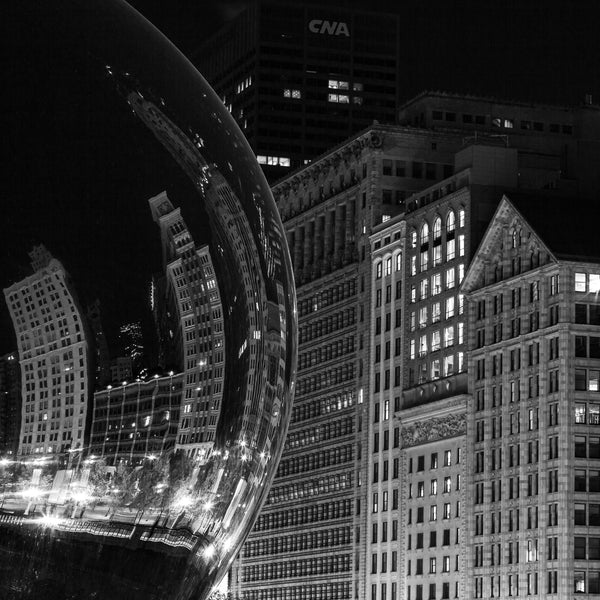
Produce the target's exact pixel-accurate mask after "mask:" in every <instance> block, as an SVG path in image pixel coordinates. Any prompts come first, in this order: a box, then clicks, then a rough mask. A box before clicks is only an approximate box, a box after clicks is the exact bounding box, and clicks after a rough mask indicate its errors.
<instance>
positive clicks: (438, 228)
mask: <svg viewBox="0 0 600 600" xmlns="http://www.w3.org/2000/svg"><path fill="white" fill-rule="evenodd" d="M440 237H442V219H441V218H440V217H437V218H436V220H435V221H434V222H433V239H434V240H437V239H439V238H440Z"/></svg>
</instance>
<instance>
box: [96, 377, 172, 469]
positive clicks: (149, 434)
mask: <svg viewBox="0 0 600 600" xmlns="http://www.w3.org/2000/svg"><path fill="white" fill-rule="evenodd" d="M183 379H184V376H183V373H178V374H170V375H168V376H163V377H160V376H158V375H156V376H155V377H153V378H151V379H149V380H147V381H136V382H134V383H129V384H127V385H116V386H111V385H109V386H108V388H107V389H106V390H102V391H98V392H95V393H94V408H93V418H92V432H91V437H90V453H91V454H92V455H94V456H100V457H102V458H104V459H105V460H106V463H107V465H109V466H115V465H118V464H119V462H121V461H124V462H125V463H126V464H128V465H136V466H137V465H139V464H142V463H143V462H144V459H146V458H148V457H158V456H159V455H161V454H162V453H163V452H169V451H172V450H173V449H174V447H175V443H176V437H177V429H178V425H179V416H180V411H181V406H182V396H183Z"/></svg>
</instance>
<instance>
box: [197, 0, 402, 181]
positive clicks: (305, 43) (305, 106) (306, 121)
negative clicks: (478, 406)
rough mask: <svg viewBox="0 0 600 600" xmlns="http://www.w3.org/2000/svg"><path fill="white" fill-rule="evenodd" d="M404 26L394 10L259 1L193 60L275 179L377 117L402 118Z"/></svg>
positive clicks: (267, 172)
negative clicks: (401, 36) (401, 42)
mask: <svg viewBox="0 0 600 600" xmlns="http://www.w3.org/2000/svg"><path fill="white" fill-rule="evenodd" d="M398 31H399V22H398V17H397V16H396V15H387V14H381V13H373V12H366V11H357V10H350V9H342V8H339V7H333V6H329V5H327V4H324V5H323V4H321V5H317V4H310V3H306V2H274V1H273V0H270V1H269V0H260V1H258V2H255V3H252V4H251V5H250V6H249V7H248V8H247V9H246V10H245V11H244V12H242V13H241V14H240V15H239V16H238V17H237V18H236V19H234V20H233V21H231V22H230V23H229V24H227V25H226V26H225V27H224V28H223V29H221V30H220V31H218V32H217V33H215V35H213V36H212V37H211V38H209V39H208V40H207V41H206V42H205V43H204V44H203V45H202V46H201V47H200V48H199V50H198V51H197V52H196V53H195V56H194V58H195V60H194V62H195V64H196V65H197V66H198V68H199V69H200V72H201V73H202V74H203V75H204V76H205V77H206V78H207V80H208V81H209V83H210V84H211V85H212V86H213V87H214V89H215V91H216V92H217V93H218V94H219V95H220V96H221V98H222V100H223V102H224V103H225V105H226V106H227V107H228V108H229V110H230V112H231V113H232V114H233V116H234V118H235V119H236V121H237V122H238V124H239V125H240V127H241V129H242V130H243V131H244V133H245V135H246V137H247V139H248V141H249V142H250V145H251V146H252V149H253V150H254V152H255V153H256V155H257V157H258V161H259V163H260V164H261V165H262V166H263V169H264V171H265V174H266V175H267V178H268V179H270V180H275V179H278V178H281V177H283V176H285V175H287V174H288V173H289V172H290V170H291V168H294V167H299V166H302V165H303V164H306V163H307V162H309V161H310V160H312V159H313V158H315V157H316V156H318V155H320V154H322V153H323V152H325V151H326V150H328V149H330V148H331V147H332V146H334V145H335V144H337V143H339V142H341V141H342V140H344V139H346V138H348V137H349V136H350V135H352V134H354V133H357V132H358V131H360V130H361V129H363V128H364V127H367V126H369V125H370V124H371V123H372V122H373V120H375V119H377V120H380V121H384V122H390V123H392V122H394V121H395V120H396V108H397V106H398V93H399V91H398V90H399V85H398V80H397V77H398V64H399V43H398V40H399V33H398Z"/></svg>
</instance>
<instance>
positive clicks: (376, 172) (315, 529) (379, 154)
mask: <svg viewBox="0 0 600 600" xmlns="http://www.w3.org/2000/svg"><path fill="white" fill-rule="evenodd" d="M459 147H460V138H458V137H457V136H447V135H440V134H437V133H435V132H426V131H414V130H411V129H408V128H398V127H393V126H386V127H384V126H374V127H372V128H369V129H367V130H365V131H364V132H363V133H362V134H360V135H359V136H357V137H356V138H355V139H353V140H351V141H350V142H348V143H346V144H342V145H340V146H339V147H337V148H336V149H335V150H333V151H332V152H331V153H330V154H328V155H327V156H325V157H324V158H322V159H320V160H319V161H316V162H315V163H314V164H311V165H310V166H307V167H305V168H304V169H300V170H299V171H297V172H296V173H295V174H294V175H293V176H291V177H290V178H289V179H286V180H284V181H282V182H281V183H280V184H278V185H277V186H275V188H274V189H273V191H274V195H275V198H276V200H277V202H278V205H279V207H280V212H281V214H282V218H283V221H284V227H285V229H286V234H287V238H288V244H289V246H290V251H291V254H292V261H293V265H294V274H295V278H296V283H297V285H298V321H299V367H298V379H297V389H296V399H295V406H294V409H293V414H292V420H291V424H290V428H289V432H288V439H287V442H286V448H285V450H284V454H283V457H282V459H281V463H280V467H279V470H278V474H277V477H276V479H275V481H274V483H273V486H272V488H271V492H270V495H269V498H268V500H267V503H266V504H265V506H264V507H263V510H262V513H261V516H260V517H259V520H258V522H257V525H256V527H255V529H254V531H253V533H252V534H251V535H250V537H249V538H248V542H247V543H246V545H245V547H244V550H243V551H242V554H241V556H240V558H239V559H238V561H237V563H236V565H235V566H234V569H233V573H232V588H233V591H234V593H235V594H238V595H239V596H240V597H242V598H252V599H254V598H256V599H259V598H289V599H290V600H292V599H294V598H304V597H311V598H313V597H314V598H339V599H342V598H363V597H364V594H365V576H364V573H365V571H366V570H367V569H368V568H370V563H369V565H367V554H366V547H365V546H364V540H365V539H367V537H368V536H369V535H370V532H369V533H367V531H366V528H367V527H368V526H369V527H370V525H368V523H367V514H368V511H369V507H368V506H367V503H366V501H365V497H366V490H365V487H366V485H367V483H366V481H367V478H368V477H369V469H370V466H369V465H370V464H371V461H370V460H365V457H366V456H367V455H368V453H369V451H370V448H369V441H368V440H369V437H368V436H369V433H370V428H369V424H368V421H367V419H368V418H370V417H369V410H368V409H367V406H368V404H369V396H368V394H369V392H368V381H369V377H371V369H372V367H371V366H370V363H369V346H370V343H371V338H370V335H371V334H370V331H371V314H370V312H369V310H370V309H369V306H370V297H369V294H370V293H371V262H370V254H371V246H370V243H369V235H370V233H371V231H372V230H373V228H374V227H376V226H378V225H381V223H382V221H383V222H387V221H388V220H389V222H390V223H391V222H393V217H394V215H395V214H399V213H402V212H403V211H404V199H405V198H406V197H407V196H409V195H411V193H413V192H415V191H417V190H419V189H422V188H423V187H424V186H425V185H427V182H428V181H432V180H436V179H441V178H442V177H443V176H444V173H446V174H448V173H449V172H450V171H451V169H452V166H451V165H452V159H453V156H454V153H455V152H456V151H457V150H458V148H459ZM412 161H419V162H421V163H422V164H425V163H427V164H431V165H433V168H431V169H430V170H429V171H427V177H426V174H425V170H423V171H422V174H421V175H420V176H419V177H413V176H412V173H411V171H410V170H409V169H408V165H410V164H411V162H412ZM427 178H429V179H427ZM400 231H402V228H401V230H400ZM400 235H401V236H402V235H403V234H402V233H400ZM395 242H396V243H397V242H398V240H397V239H396V240H395ZM396 254H398V255H400V253H396ZM394 260H395V258H394ZM398 265H399V266H401V267H402V270H399V271H396V269H395V267H394V271H393V272H394V275H393V277H394V278H395V279H394V284H393V285H394V293H396V291H395V290H396V288H395V286H396V283H395V282H396V280H398V281H401V279H402V278H403V277H404V271H403V268H404V266H403V262H402V259H401V258H400V259H399V262H398ZM390 282H391V279H390ZM398 289H400V288H398ZM388 306H389V305H388ZM390 318H391V317H390ZM384 319H385V317H384ZM394 344H395V342H394ZM382 406H383V404H382ZM388 409H389V411H390V413H389V414H390V418H389V420H388V423H391V422H392V413H393V405H389V406H388ZM382 410H383V409H382ZM383 435H384V434H383V433H382V439H383ZM391 435H393V433H392V434H391ZM382 443H383V442H382ZM390 443H391V442H390ZM390 450H391V448H390ZM390 494H391V491H390ZM390 502H391V496H390ZM299 527H302V532H301V533H299V532H298V529H299ZM389 527H390V528H391V525H389ZM390 560H391V559H390ZM390 588H391V586H390Z"/></svg>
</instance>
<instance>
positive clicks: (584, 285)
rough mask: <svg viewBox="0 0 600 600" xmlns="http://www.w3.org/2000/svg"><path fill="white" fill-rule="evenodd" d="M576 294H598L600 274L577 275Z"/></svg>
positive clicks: (599, 290) (579, 273) (577, 273)
mask: <svg viewBox="0 0 600 600" xmlns="http://www.w3.org/2000/svg"><path fill="white" fill-rule="evenodd" d="M574 289H575V291H576V292H584V293H588V294H597V293H598V292H600V273H584V272H576V273H575V287H574Z"/></svg>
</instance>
